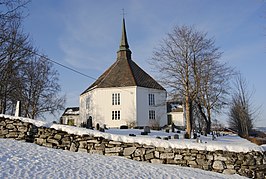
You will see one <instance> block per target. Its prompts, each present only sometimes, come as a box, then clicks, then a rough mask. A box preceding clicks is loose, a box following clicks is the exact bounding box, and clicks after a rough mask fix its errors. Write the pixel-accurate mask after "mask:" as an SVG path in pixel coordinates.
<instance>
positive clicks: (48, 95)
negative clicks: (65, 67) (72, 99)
mask: <svg viewBox="0 0 266 179" xmlns="http://www.w3.org/2000/svg"><path fill="white" fill-rule="evenodd" d="M28 2H29V1H26V0H0V112H1V113H4V114H13V112H14V106H15V104H16V101H17V100H19V101H21V102H22V114H23V115H24V116H27V117H31V118H35V117H37V116H41V115H43V114H45V113H47V112H49V113H52V114H55V113H56V111H57V110H59V109H62V108H63V104H64V102H65V98H64V97H60V96H59V95H58V94H59V92H60V86H59V84H58V73H57V71H56V70H55V69H54V68H53V66H52V64H51V63H50V62H49V61H47V59H46V58H44V57H40V55H38V52H37V50H36V49H34V47H33V45H32V43H31V42H30V41H29V38H28V35H26V34H25V33H23V29H22V27H21V22H22V19H23V10H24V9H25V7H26V5H27V3H28Z"/></svg>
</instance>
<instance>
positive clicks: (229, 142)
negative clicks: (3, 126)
mask: <svg viewBox="0 0 266 179" xmlns="http://www.w3.org/2000/svg"><path fill="white" fill-rule="evenodd" d="M0 117H6V118H10V119H20V120H22V121H25V122H30V123H33V124H35V125H36V126H46V127H51V128H54V129H60V130H63V131H66V132H68V133H71V134H77V135H83V134H90V135H94V136H96V137H104V138H106V139H109V140H114V141H121V142H128V143H139V144H147V145H153V146H156V147H165V148H181V149H182V148H189V149H197V150H208V151H214V150H224V151H232V152H249V151H265V150H266V145H262V146H258V145H256V144H253V143H251V142H250V141H248V140H246V139H243V138H240V137H238V136H237V135H230V136H221V137H218V138H217V139H216V140H212V139H211V136H208V137H205V136H201V140H202V143H197V142H196V140H195V139H194V140H193V139H189V140H188V139H182V136H183V135H180V138H181V139H170V140H162V139H156V138H155V137H156V136H161V137H165V136H171V135H174V133H165V132H162V131H151V133H150V134H149V135H148V136H141V135H139V134H140V132H141V131H143V130H131V129H128V130H126V129H123V130H120V129H109V130H106V132H105V133H103V132H99V131H96V130H90V129H85V128H79V127H73V126H68V125H60V124H52V123H46V122H43V121H38V120H33V119H28V118H22V117H14V116H8V115H2V114H0ZM129 133H132V134H136V135H137V136H136V137H131V136H129V135H128V134H129ZM175 134H176V133H175Z"/></svg>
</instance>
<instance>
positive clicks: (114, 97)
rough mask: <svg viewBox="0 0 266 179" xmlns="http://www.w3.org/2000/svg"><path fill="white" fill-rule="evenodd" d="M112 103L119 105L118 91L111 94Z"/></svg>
mask: <svg viewBox="0 0 266 179" xmlns="http://www.w3.org/2000/svg"><path fill="white" fill-rule="evenodd" d="M112 105H120V93H113V94H112Z"/></svg>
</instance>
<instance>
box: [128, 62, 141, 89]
mask: <svg viewBox="0 0 266 179" xmlns="http://www.w3.org/2000/svg"><path fill="white" fill-rule="evenodd" d="M128 60H131V59H127V64H128V66H129V68H130V73H131V75H132V77H133V80H134V84H135V85H136V86H138V84H137V80H136V77H135V75H134V73H133V69H132V67H131V65H130V63H129V61H128ZM131 61H133V60H131Z"/></svg>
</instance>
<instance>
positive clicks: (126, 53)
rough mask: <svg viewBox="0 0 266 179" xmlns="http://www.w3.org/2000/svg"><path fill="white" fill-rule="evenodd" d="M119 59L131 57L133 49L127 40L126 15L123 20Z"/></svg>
mask: <svg viewBox="0 0 266 179" xmlns="http://www.w3.org/2000/svg"><path fill="white" fill-rule="evenodd" d="M117 59H131V51H130V49H129V45H128V42H127V33H126V25H125V18H124V17H123V22H122V37H121V41H120V46H119V50H118V52H117Z"/></svg>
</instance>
